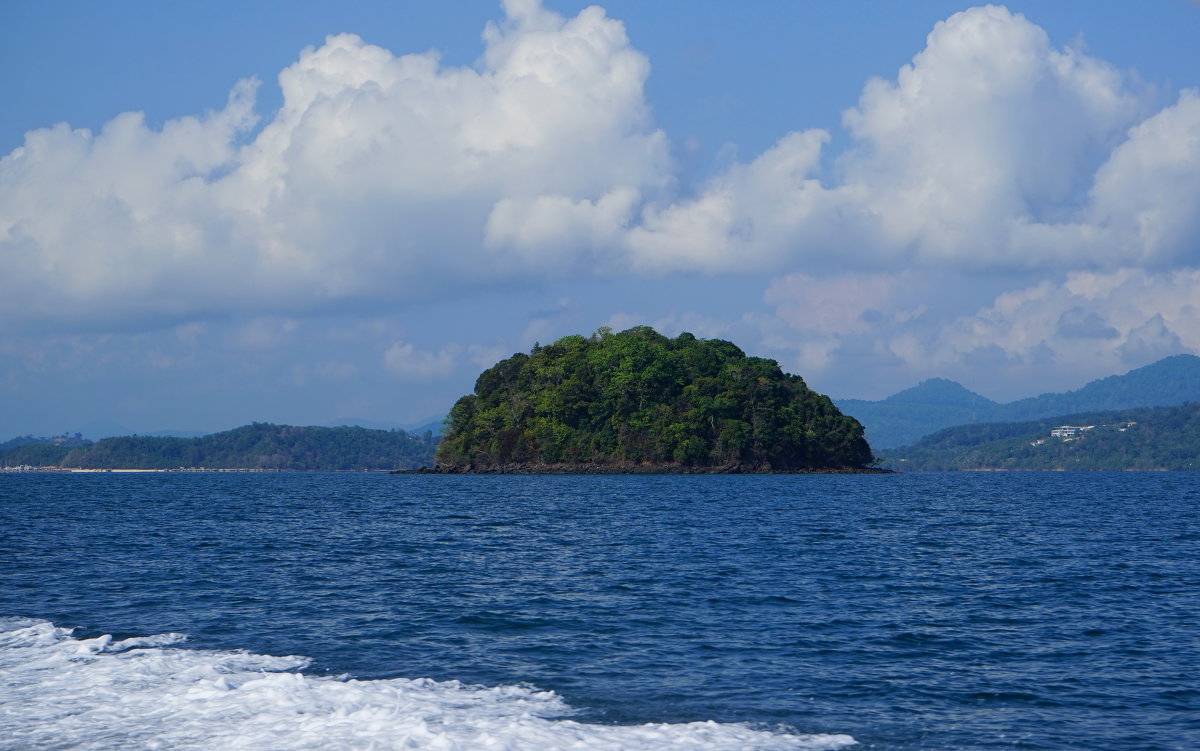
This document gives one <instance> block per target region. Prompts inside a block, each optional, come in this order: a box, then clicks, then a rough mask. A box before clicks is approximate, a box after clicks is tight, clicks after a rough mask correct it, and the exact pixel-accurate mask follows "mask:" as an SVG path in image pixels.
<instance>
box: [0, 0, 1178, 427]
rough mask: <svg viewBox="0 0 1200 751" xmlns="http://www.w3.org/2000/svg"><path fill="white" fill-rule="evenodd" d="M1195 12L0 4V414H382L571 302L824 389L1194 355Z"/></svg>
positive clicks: (887, 389)
mask: <svg viewBox="0 0 1200 751" xmlns="http://www.w3.org/2000/svg"><path fill="white" fill-rule="evenodd" d="M1197 38H1200V3H1197V2H1190V1H1188V0H1146V2H1139V3H1130V2H1125V1H1124V0H1121V1H1118V0H1112V1H1104V0H1057V1H1056V2H1054V3H1045V2H1013V3H1009V4H1007V5H981V6H972V5H968V4H964V3H957V2H942V1H940V0H914V1H912V2H905V3H895V2H890V1H888V0H848V1H847V2H838V3H816V2H792V1H790V0H748V1H747V2H742V3H729V2H716V1H715V0H695V1H693V2H688V3H683V2H662V3H645V2H633V1H632V0H615V1H613V2H608V3H605V4H604V5H595V6H588V5H586V4H584V3H581V2H568V1H567V0H544V1H543V2H538V1H537V0H507V1H506V2H488V1H484V0H463V1H461V2H455V3H435V2H417V1H415V0H414V1H410V2H394V1H393V2H384V1H382V0H379V1H377V2H368V1H366V0H347V1H346V2H342V3H339V4H337V5H336V7H334V4H329V3H291V2H286V3H285V2H259V3H249V4H243V3H233V2H225V1H223V0H214V1H213V2H207V3H162V2H157V1H156V2H145V1H142V0H130V1H127V2H122V3H94V2H75V1H70V2H68V1H65V0H47V1H46V2H42V3H6V4H3V5H0V96H2V97H3V106H0V440H3V439H4V438H7V437H11V436H15V435H23V434H28V433H32V434H35V435H49V434H58V433H62V432H74V431H76V430H82V431H83V432H85V434H88V433H91V434H92V437H99V434H100V433H103V432H105V428H106V426H108V427H110V428H111V427H112V426H119V427H120V428H124V429H128V430H132V431H138V432H152V431H159V430H189V431H204V432H208V431H217V430H224V429H228V428H232V427H235V426H238V425H242V424H246V423H249V422H253V421H266V422H277V423H289V424H301V425H324V424H331V423H334V422H336V421H339V420H353V421H358V422H362V423H364V424H372V425H376V424H377V425H413V424H417V423H420V422H422V421H425V420H426V419H428V418H431V417H437V416H440V415H443V414H445V412H446V411H447V410H448V409H449V407H450V406H451V405H452V404H453V402H454V400H455V399H457V398H458V397H460V396H462V395H463V394H466V393H469V392H470V391H471V389H472V387H473V384H474V381H475V378H476V376H477V375H478V374H479V372H480V371H481V370H483V369H484V368H486V367H488V366H490V365H492V364H494V363H495V362H497V361H498V360H500V359H502V358H504V357H508V356H509V355H511V354H512V353H514V352H518V351H528V350H529V349H530V348H531V347H532V346H533V345H534V344H535V343H542V344H545V343H548V342H552V341H554V340H555V339H557V338H559V337H562V336H565V335H568V334H575V333H582V334H588V333H591V332H592V331H594V330H595V329H597V328H599V327H601V326H609V327H611V328H613V329H614V330H621V329H625V328H628V327H631V326H636V325H650V326H653V327H655V328H656V329H658V330H659V331H661V332H663V333H664V334H667V335H671V336H674V335H677V334H678V333H680V332H682V331H690V332H692V333H694V334H696V335H697V336H701V337H705V338H721V339H728V340H730V341H733V342H734V343H736V344H737V345H739V346H740V347H741V348H742V349H743V350H745V351H746V352H747V353H748V354H751V355H756V356H762V357H769V358H772V359H775V360H777V361H778V362H779V363H780V365H781V366H782V367H783V369H784V370H786V371H788V372H792V373H796V374H799V375H801V376H803V377H804V378H805V380H806V381H807V382H808V384H809V385H810V386H811V387H813V388H815V389H816V390H818V391H820V392H822V393H826V394H829V395H830V396H833V397H835V398H839V397H855V398H866V399H878V398H883V397H885V396H887V395H889V394H892V393H895V392H896V391H899V390H901V389H904V388H908V387H910V386H912V385H915V384H916V383H918V382H919V381H921V380H923V379H926V378H932V377H943V378H951V379H954V380H956V381H959V382H960V383H962V384H963V385H965V386H966V387H967V388H970V389H972V390H974V391H977V392H979V393H981V394H983V395H985V396H987V397H989V398H992V399H996V400H998V401H1009V400H1012V399H1017V398H1022V397H1026V396H1032V395H1035V394H1038V393H1043V392H1047V391H1061V390H1066V389H1073V388H1078V387H1079V386H1081V385H1083V384H1084V383H1086V382H1088V381H1090V380H1093V379H1095V378H1100V377H1104V376H1108V375H1112V374H1116V373H1123V372H1126V371H1128V370H1130V369H1132V368H1136V367H1140V366H1142V365H1146V364H1149V363H1151V362H1154V361H1156V360H1158V359H1160V358H1162V357H1165V356H1168V355H1172V354H1178V353H1183V352H1190V353H1195V354H1200V45H1197V44H1195V40H1196V39H1197Z"/></svg>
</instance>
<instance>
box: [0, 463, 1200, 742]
mask: <svg viewBox="0 0 1200 751" xmlns="http://www.w3.org/2000/svg"><path fill="white" fill-rule="evenodd" d="M0 616H21V617H26V618H32V619H41V620H44V621H49V622H52V623H53V624H54V625H55V626H61V627H67V628H75V629H76V631H75V637H76V638H80V639H84V638H88V637H95V636H99V635H101V634H112V635H113V636H114V638H115V639H123V638H128V637H135V636H147V635H153V634H162V633H166V632H182V633H186V634H187V635H188V636H189V637H190V638H189V640H188V641H187V642H186V643H184V644H183V645H181V646H176V647H169V649H178V650H245V651H247V652H249V653H254V654H265V655H306V656H308V657H310V658H312V663H311V664H310V665H308V667H307V668H305V669H304V672H305V673H306V674H307V675H324V674H330V675H337V674H348V675H350V676H353V677H354V678H358V679H364V680H365V679H371V680H378V679H390V678H398V677H405V678H432V679H435V680H438V681H444V680H451V679H454V680H458V681H462V682H464V683H470V684H483V685H486V686H512V685H531V686H534V687H537V688H539V689H549V690H553V691H554V692H556V693H557V694H558V695H560V696H561V697H562V698H563V700H565V702H566V703H567V704H569V705H571V706H572V707H574V708H576V709H577V710H579V711H580V714H577V715H576V716H575V717H574V719H575V720H577V721H583V722H586V723H596V724H602V725H603V724H616V725H638V724H642V723H688V722H693V721H698V720H713V721H716V722H718V723H749V724H750V726H751V727H754V728H758V729H762V730H767V731H771V732H774V733H805V734H847V735H851V736H853V737H854V739H855V740H857V741H858V743H859V744H861V745H860V746H858V747H861V748H877V749H897V750H901V749H903V750H909V749H981V750H982V749H1068V748H1070V749H1090V750H1092V751H1101V750H1103V749H1113V750H1114V751H1116V750H1118V749H1119V750H1120V751H1131V750H1136V749H1147V750H1151V749H1153V750H1156V751H1157V750H1160V749H1197V748H1200V475H1196V474H1165V473H1153V474H1134V473H1124V474H1116V473H1113V474H1109V473H1078V474H1077V473H1053V474H1051V473H1024V474H1017V473H1010V474H914V475H879V476H830V475H814V476H803V475H800V476H795V475H789V476H542V477H536V476H535V477H530V476H390V475H386V474H299V473H283V474H215V473H214V474H137V475H132V474H131V475H122V474H64V475H58V474H54V475H11V474H10V475H0ZM43 672H44V671H43ZM38 675H42V673H39V674H38ZM343 677H344V676H343ZM5 690H6V685H5V681H4V678H3V676H0V705H2V704H3V703H4V694H3V692H4V691H5ZM50 721H52V720H45V722H50ZM25 730H28V728H26V729H25ZM23 732H25V731H23ZM79 732H84V733H86V732H87V731H86V730H85V731H79ZM35 735H36V733H35ZM28 737H34V736H32V735H31V736H28ZM68 746H69V744H68ZM68 746H64V747H68ZM2 747H5V746H4V742H3V741H0V748H2ZM11 747H12V748H16V747H17V746H11ZM746 747H747V748H750V747H752V746H746Z"/></svg>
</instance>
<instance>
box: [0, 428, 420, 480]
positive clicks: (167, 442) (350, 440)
mask: <svg viewBox="0 0 1200 751" xmlns="http://www.w3.org/2000/svg"><path fill="white" fill-rule="evenodd" d="M433 451H434V444H433V442H432V441H431V440H414V439H413V437H411V436H409V434H407V433H405V432H404V431H402V430H390V431H389V430H368V429H366V428H356V427H344V428H321V427H296V426H291V425H271V424H268V423H254V424H253V425H246V426H244V427H240V428H236V429H234V430H228V431H225V432H222V433H213V434H212V435H207V436H203V437H201V438H162V437H151V436H127V437H121V438H105V439H103V440H100V441H97V442H95V443H90V444H88V445H82V446H76V447H73V448H72V447H68V446H60V445H55V444H53V443H49V444H47V443H40V444H38V443H35V444H26V445H22V446H17V447H14V448H10V449H8V450H6V451H2V452H0V466H19V465H26V464H28V465H32V466H62V467H79V468H83V469H175V468H179V467H196V468H207V469H234V468H236V469H292V470H361V469H412V468H416V467H420V466H425V465H427V464H429V463H430V462H431V461H432V458H433Z"/></svg>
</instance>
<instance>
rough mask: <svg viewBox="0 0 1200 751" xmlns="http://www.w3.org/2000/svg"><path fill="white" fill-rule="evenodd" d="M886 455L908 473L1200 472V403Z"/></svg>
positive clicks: (1076, 419) (1004, 431)
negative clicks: (1073, 430) (1071, 428)
mask: <svg viewBox="0 0 1200 751" xmlns="http://www.w3.org/2000/svg"><path fill="white" fill-rule="evenodd" d="M1061 425H1075V426H1091V427H1090V429H1088V430H1084V431H1081V432H1080V433H1079V434H1078V435H1077V436H1075V437H1072V438H1070V439H1069V440H1063V439H1062V438H1056V437H1053V436H1051V435H1050V431H1051V430H1052V429H1053V428H1057V427H1059V426H1061ZM883 453H884V455H883V457H882V458H883V460H884V464H885V465H886V466H888V467H891V468H893V469H903V470H906V471H943V470H961V469H1014V470H1017V469H1021V470H1026V469H1028V470H1056V469H1086V470H1151V469H1165V470H1198V469H1200V403H1191V404H1185V405H1183V406H1179V407H1149V408H1142V409H1133V410H1121V411H1117V412H1099V413H1087V414H1081V415H1067V416H1064V417H1055V418H1051V419H1043V420H1035V421H1030V422H1020V423H989V424H983V425H963V426H960V427H956V428H947V429H946V430H942V431H939V432H937V433H934V434H933V435H930V436H928V437H926V438H924V439H922V440H920V441H918V442H917V443H915V444H913V445H912V446H907V447H904V448H900V449H894V450H890V451H886V452H883Z"/></svg>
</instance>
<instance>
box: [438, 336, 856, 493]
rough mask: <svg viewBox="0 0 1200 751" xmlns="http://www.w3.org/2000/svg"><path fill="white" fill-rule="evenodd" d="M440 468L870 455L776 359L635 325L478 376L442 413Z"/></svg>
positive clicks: (827, 459) (756, 464)
mask: <svg viewBox="0 0 1200 751" xmlns="http://www.w3.org/2000/svg"><path fill="white" fill-rule="evenodd" d="M438 461H439V463H442V464H446V465H453V466H466V465H471V466H475V467H497V466H500V465H504V464H509V463H530V464H582V463H587V464H601V465H603V464H654V465H657V464H670V465H678V466H683V467H714V466H726V465H741V466H745V467H752V468H756V469H765V470H776V471H791V470H801V469H814V468H829V467H861V466H864V465H866V464H868V463H870V462H871V461H872V457H871V450H870V447H868V446H867V442H866V440H864V438H863V435H862V426H861V425H859V423H858V422H857V421H856V420H854V419H853V418H849V417H846V416H844V415H842V414H841V413H840V412H839V411H838V410H837V408H836V407H834V406H833V403H832V402H831V401H830V400H829V399H828V398H827V397H825V396H822V395H820V394H817V393H815V392H813V391H811V390H810V389H809V388H808V387H807V386H806V385H805V383H804V381H803V379H801V378H800V377H799V376H794V375H788V374H785V373H783V372H782V371H781V370H780V369H779V366H778V364H776V363H775V361H773V360H766V359H762V358H757V357H747V356H746V355H745V353H743V352H742V351H741V350H740V349H738V348H737V347H736V346H735V345H733V344H731V343H730V342H727V341H722V340H719V339H711V340H705V339H697V338H696V337H695V336H692V335H691V334H686V333H685V334H680V335H679V336H678V337H676V338H675V339H669V338H667V337H665V336H663V335H662V334H659V333H658V332H656V331H654V330H653V329H651V328H649V327H646V326H640V327H637V328H633V329H630V330H628V331H623V332H621V333H617V334H614V333H612V332H611V331H610V330H609V329H606V328H605V329H600V330H599V331H597V332H596V333H595V334H593V335H592V336H591V337H590V338H586V337H583V336H579V335H575V336H567V337H564V338H562V339H559V340H558V341H556V342H555V343H554V344H551V345H549V346H545V347H542V346H534V348H533V350H532V351H531V352H530V353H529V354H528V355H526V354H524V353H517V354H515V355H513V356H512V357H510V358H508V359H507V360H503V361H501V362H499V363H497V364H496V365H494V366H493V367H491V368H489V369H488V370H486V371H484V372H483V373H482V374H481V375H480V376H479V378H478V380H477V381H476V383H475V393H474V394H470V395H467V396H464V397H463V398H461V399H459V400H458V402H457V403H456V404H455V405H454V408H453V409H451V411H450V415H449V417H448V418H447V432H446V433H445V435H444V436H443V438H442V443H441V445H440V447H439V450H438Z"/></svg>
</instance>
